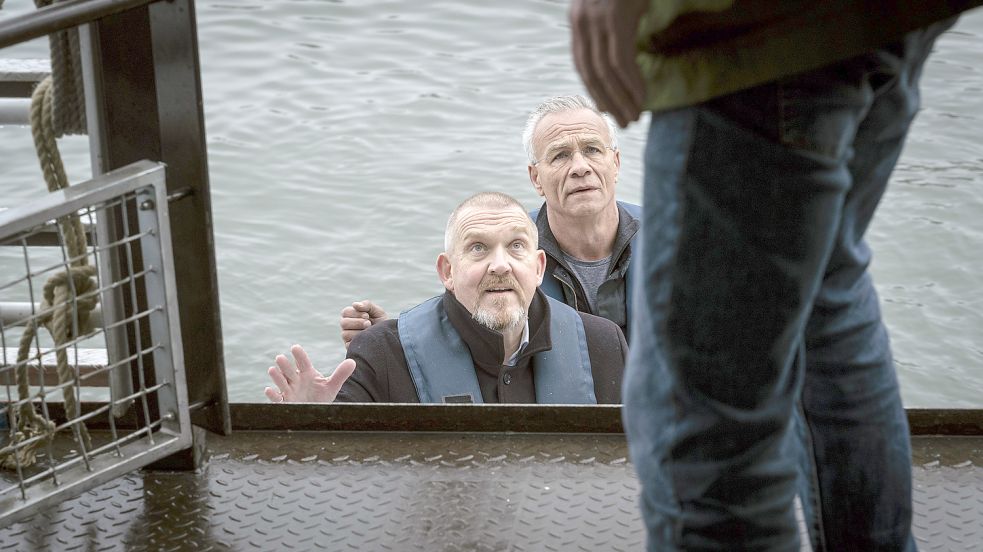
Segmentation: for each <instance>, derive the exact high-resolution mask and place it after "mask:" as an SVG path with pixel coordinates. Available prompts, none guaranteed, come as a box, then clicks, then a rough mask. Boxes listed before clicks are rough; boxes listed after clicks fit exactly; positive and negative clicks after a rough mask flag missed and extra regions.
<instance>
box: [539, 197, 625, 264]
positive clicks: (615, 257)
mask: <svg viewBox="0 0 983 552" xmlns="http://www.w3.org/2000/svg"><path fill="white" fill-rule="evenodd" d="M617 205H618V233H617V235H616V237H615V240H614V247H613V248H612V249H611V252H612V255H611V259H612V261H614V262H612V263H611V269H610V270H611V271H612V272H613V271H614V270H616V269H617V268H619V267H620V265H621V264H622V262H623V260H624V259H622V257H624V253H625V250H626V249H627V248H628V244H629V243H631V239H632V238H634V237H635V234H636V233H637V232H638V228H639V227H640V226H641V223H640V222H639V220H638V219H637V218H635V217H634V216H632V215H631V213H629V212H628V211H627V210H626V209H625V208H624V207H623V206H622V205H621V202H620V201H619V202H617ZM536 229H537V230H538V231H539V248H540V249H542V250H543V251H545V252H546V254H547V255H548V256H550V257H551V258H553V259H554V260H555V261H556V262H557V263H558V264H559V265H560V266H562V267H564V268H566V269H567V270H570V267H569V266H567V263H566V261H564V259H563V251H562V250H561V249H560V244H558V243H557V242H556V236H554V235H553V230H551V229H550V223H549V216H548V213H547V208H546V203H545V202H544V203H543V206H542V207H540V208H539V213H538V214H537V216H536Z"/></svg>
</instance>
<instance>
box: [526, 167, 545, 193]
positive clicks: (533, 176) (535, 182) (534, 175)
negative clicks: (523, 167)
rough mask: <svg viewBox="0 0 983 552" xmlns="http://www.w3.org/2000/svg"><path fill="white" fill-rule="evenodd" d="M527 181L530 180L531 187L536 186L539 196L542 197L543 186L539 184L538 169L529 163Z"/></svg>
mask: <svg viewBox="0 0 983 552" xmlns="http://www.w3.org/2000/svg"><path fill="white" fill-rule="evenodd" d="M529 182H532V187H533V188H536V193H537V194H539V197H544V195H543V187H542V186H541V185H540V184H539V169H537V168H536V165H529Z"/></svg>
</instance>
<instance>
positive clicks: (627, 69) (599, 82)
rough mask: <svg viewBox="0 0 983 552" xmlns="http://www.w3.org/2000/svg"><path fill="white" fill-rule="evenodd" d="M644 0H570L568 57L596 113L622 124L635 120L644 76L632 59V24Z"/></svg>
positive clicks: (645, 5)
mask: <svg viewBox="0 0 983 552" xmlns="http://www.w3.org/2000/svg"><path fill="white" fill-rule="evenodd" d="M648 7H649V2H648V0H617V1H615V0H607V1H605V0H573V1H572V2H571V4H570V29H571V31H572V33H573V37H572V38H573V61H574V65H576V66H577V72H578V73H580V78H581V79H583V81H584V85H585V86H586V87H587V91H588V92H589V93H590V95H591V96H592V97H593V98H594V101H595V102H597V107H598V108H599V109H600V110H601V111H607V112H608V113H610V114H611V116H613V117H614V118H615V120H616V121H618V124H619V125H621V126H622V127H625V126H627V125H628V123H630V122H632V121H634V120H636V119H638V116H639V114H640V113H641V112H642V106H643V104H644V103H645V80H644V79H643V78H642V72H641V70H640V69H639V68H638V64H637V63H636V62H635V55H636V54H637V53H638V52H637V50H636V48H635V39H636V36H637V34H638V23H639V20H640V19H641V17H642V14H644V13H645V11H646V9H647V8H648Z"/></svg>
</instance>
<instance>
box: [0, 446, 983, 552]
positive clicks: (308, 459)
mask: <svg viewBox="0 0 983 552" xmlns="http://www.w3.org/2000/svg"><path fill="white" fill-rule="evenodd" d="M207 446H208V448H207V458H208V460H207V463H206V464H205V467H204V468H203V469H201V470H199V472H197V473H194V472H160V471H137V472H133V473H130V474H128V475H126V476H124V477H121V478H118V479H116V480H113V481H111V482H109V483H106V484H103V485H102V486H100V487H98V488H96V489H94V490H92V491H89V492H86V493H85V494H83V495H82V496H80V497H77V498H74V499H71V500H67V501H65V502H63V503H61V505H60V506H58V507H55V508H52V509H50V510H48V511H46V512H45V513H44V514H43V515H37V516H36V517H35V518H34V519H31V520H28V521H24V522H21V523H17V524H14V525H12V526H10V527H7V528H5V529H2V530H0V550H123V549H125V550H155V551H156V550H314V549H323V550H436V551H457V550H460V551H493V550H494V551H497V550H509V551H522V550H556V551H578V550H583V551H588V552H593V551H599V550H605V551H608V550H612V551H614V550H640V549H642V547H643V542H644V530H643V527H642V524H641V522H640V519H639V513H638V508H637V502H636V501H637V494H638V486H639V484H638V480H637V479H636V477H635V474H634V472H633V470H632V466H631V463H630V462H629V461H628V458H627V447H626V444H625V440H624V436H623V435H620V434H557V433H552V434H551V433H540V434H537V433H448V432H443V433H416V432H415V433H408V432H336V431H330V432H312V431H236V432H234V433H233V434H232V435H231V436H228V437H220V436H210V437H209V439H208V445H207ZM913 446H914V457H913V460H914V462H913V465H914V480H915V485H914V498H915V521H914V532H915V537H916V539H917V541H918V544H919V547H920V549H921V550H923V551H927V550H953V551H955V550H959V551H963V550H980V549H981V545H983V469H981V467H980V466H983V437H951V436H947V437H932V436H916V437H914V438H913Z"/></svg>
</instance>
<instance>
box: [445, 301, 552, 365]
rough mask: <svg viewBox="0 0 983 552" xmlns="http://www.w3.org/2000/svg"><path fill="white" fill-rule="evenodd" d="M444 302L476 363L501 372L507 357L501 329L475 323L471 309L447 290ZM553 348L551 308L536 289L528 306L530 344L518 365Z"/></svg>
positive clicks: (520, 357)
mask: <svg viewBox="0 0 983 552" xmlns="http://www.w3.org/2000/svg"><path fill="white" fill-rule="evenodd" d="M441 303H442V305H443V307H444V311H445V312H446V313H447V319H448V320H450V322H451V325H453V326H454V329H455V330H457V333H458V335H460V336H461V340H462V341H464V344H465V345H467V347H468V349H469V350H470V351H471V360H472V361H473V362H474V365H475V366H476V367H478V368H481V369H482V370H485V371H487V372H489V373H491V374H494V375H498V373H499V371H500V370H501V369H502V359H503V358H505V341H504V339H503V338H502V334H501V332H496V331H495V330H491V329H488V328H486V327H484V326H482V325H481V324H479V323H477V322H475V321H474V319H472V318H471V313H470V312H468V309H466V308H464V305H462V304H461V303H460V301H458V300H457V298H456V297H454V294H452V293H451V292H449V291H448V292H445V293H444V297H443V300H442V301H441ZM551 347H552V345H551V341H550V307H549V303H547V301H546V296H545V295H543V293H542V292H541V291H539V289H538V288H537V289H536V294H535V295H534V296H533V299H532V304H531V305H529V344H528V345H526V348H525V349H523V350H522V352H521V353H520V354H519V358H518V359H517V364H523V363H524V362H525V360H526V359H527V358H528V357H530V356H531V355H534V354H536V353H538V352H541V351H547V350H549V349H550V348H551Z"/></svg>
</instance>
